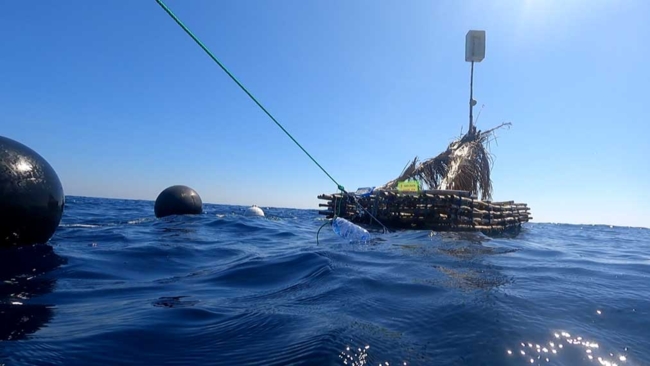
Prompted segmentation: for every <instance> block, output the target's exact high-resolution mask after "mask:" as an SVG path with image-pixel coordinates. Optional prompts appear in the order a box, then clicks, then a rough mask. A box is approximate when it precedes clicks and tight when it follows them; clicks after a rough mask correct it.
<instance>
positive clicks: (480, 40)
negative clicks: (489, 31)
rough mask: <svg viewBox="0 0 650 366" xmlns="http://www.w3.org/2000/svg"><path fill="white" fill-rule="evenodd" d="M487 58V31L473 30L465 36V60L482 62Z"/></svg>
mask: <svg viewBox="0 0 650 366" xmlns="http://www.w3.org/2000/svg"><path fill="white" fill-rule="evenodd" d="M484 58H485V31H483V30H471V31H469V32H467V35H466V36H465V61H467V62H481V61H483V59H484Z"/></svg>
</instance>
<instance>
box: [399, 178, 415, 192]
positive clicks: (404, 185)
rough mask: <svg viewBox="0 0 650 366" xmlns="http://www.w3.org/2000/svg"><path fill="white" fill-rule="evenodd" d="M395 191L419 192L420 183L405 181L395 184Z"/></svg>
mask: <svg viewBox="0 0 650 366" xmlns="http://www.w3.org/2000/svg"><path fill="white" fill-rule="evenodd" d="M397 190H398V191H400V192H419V191H420V182H418V181H417V180H407V181H403V182H397Z"/></svg>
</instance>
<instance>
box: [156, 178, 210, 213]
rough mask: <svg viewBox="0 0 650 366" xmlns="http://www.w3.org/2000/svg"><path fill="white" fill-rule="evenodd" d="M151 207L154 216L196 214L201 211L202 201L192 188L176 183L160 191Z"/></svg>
mask: <svg viewBox="0 0 650 366" xmlns="http://www.w3.org/2000/svg"><path fill="white" fill-rule="evenodd" d="M153 209H154V212H155V214H156V217H165V216H170V215H197V214H200V213H202V212H203V201H201V197H199V194H198V193H196V191H195V190H193V189H192V188H190V187H187V186H181V185H176V186H171V187H168V188H166V189H165V190H164V191H162V192H160V194H159V195H158V198H156V204H155V205H154V208H153Z"/></svg>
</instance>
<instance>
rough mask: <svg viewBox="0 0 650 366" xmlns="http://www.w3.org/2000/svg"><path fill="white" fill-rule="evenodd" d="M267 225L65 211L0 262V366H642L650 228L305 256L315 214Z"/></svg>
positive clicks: (426, 237)
mask: <svg viewBox="0 0 650 366" xmlns="http://www.w3.org/2000/svg"><path fill="white" fill-rule="evenodd" d="M264 210H265V212H266V215H267V216H266V217H265V218H259V217H255V218H251V217H245V216H243V211H244V207H239V206H224V205H205V213H204V214H203V215H198V216H185V217H171V218H165V219H160V220H159V219H156V218H155V217H154V215H153V202H148V201H131V200H109V199H96V198H82V197H68V199H67V205H66V211H65V214H64V218H63V220H62V223H61V226H60V228H59V230H58V231H57V233H56V234H55V236H54V237H53V238H52V240H51V242H50V245H41V246H35V247H28V248H21V249H11V250H7V249H3V250H1V251H0V365H90V364H101V365H380V364H381V365H405V364H406V365H531V364H532V365H615V364H616V365H650V254H649V253H650V250H649V249H650V230H648V229H642V228H622V227H608V226H577V225H554V224H534V223H529V224H526V225H525V226H524V229H523V230H522V232H521V233H520V234H519V235H518V236H517V237H516V238H488V237H485V236H483V235H480V234H440V233H437V234H431V233H429V232H426V231H410V232H405V231H403V232H395V233H389V234H379V233H374V234H375V235H374V236H375V239H374V240H373V242H371V243H367V244H358V243H348V242H346V241H345V240H342V239H341V238H339V237H337V236H336V235H335V234H334V233H333V232H332V230H331V228H328V227H325V228H323V230H322V231H321V232H320V235H319V241H318V243H317V241H316V233H317V231H318V228H319V227H320V226H321V225H322V224H323V223H324V221H323V217H322V216H321V215H318V213H317V211H316V210H297V209H278V208H264ZM532 210H533V214H534V207H533V208H532Z"/></svg>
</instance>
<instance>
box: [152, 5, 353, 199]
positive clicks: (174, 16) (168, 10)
mask: <svg viewBox="0 0 650 366" xmlns="http://www.w3.org/2000/svg"><path fill="white" fill-rule="evenodd" d="M156 2H158V4H159V5H160V6H161V7H162V8H163V9H164V10H165V11H166V12H167V14H169V16H170V17H172V19H174V20H175V21H176V23H177V24H178V25H179V26H180V27H181V28H183V30H184V31H185V32H186V33H187V34H188V35H189V36H190V37H192V39H193V40H194V42H196V43H197V44H198V45H199V46H200V47H201V48H202V49H203V51H205V52H206V53H207V54H208V56H210V58H212V60H213V61H214V62H216V63H217V65H219V66H220V67H221V68H222V69H223V71H225V72H226V74H228V76H230V78H231V79H232V80H233V81H234V82H235V83H237V85H239V87H240V88H241V89H242V90H243V91H244V92H245V93H246V94H248V96H249V97H250V98H251V99H252V100H253V101H254V102H255V103H256V104H257V105H258V106H259V107H260V108H261V109H262V110H263V111H264V113H266V115H267V116H269V118H271V120H273V122H275V124H276V125H278V127H280V128H281V129H282V131H284V133H286V134H287V136H289V138H290V139H291V140H293V142H295V143H296V145H298V147H299V148H300V149H302V151H304V153H305V154H307V156H309V158H310V159H311V160H312V161H313V162H314V163H315V164H316V165H317V166H318V167H319V168H320V169H321V170H322V171H323V172H324V173H325V174H326V175H327V176H328V177H329V178H330V179H331V180H332V182H334V184H336V186H337V188H338V189H340V190H341V191H344V192H345V188H343V186H342V185H340V184H339V183H338V182H337V181H336V180H335V179H334V178H332V176H331V175H330V174H329V173H328V172H327V171H326V170H325V169H324V168H323V167H322V166H321V165H320V164H318V162H317V161H316V159H314V158H313V157H312V156H311V155H309V153H308V152H307V150H305V149H304V148H303V147H302V146H301V145H300V144H299V143H298V141H296V139H294V138H293V136H291V134H290V133H289V132H287V130H285V129H284V127H282V125H281V124H280V122H278V121H277V120H276V119H275V118H274V117H273V116H272V115H271V113H269V111H267V110H266V108H264V107H263V106H262V104H260V102H258V101H257V99H255V97H254V96H253V95H252V94H251V93H250V92H249V91H248V90H246V88H245V87H244V86H243V85H242V84H241V83H240V82H239V81H238V80H237V78H235V77H234V76H233V75H232V74H231V73H230V71H228V69H226V67H225V66H224V65H223V64H221V62H219V60H217V58H216V57H215V56H214V55H213V54H212V52H210V50H208V48H207V47H206V46H205V45H203V43H202V42H201V41H199V40H198V38H196V36H194V34H192V32H191V31H190V30H189V29H188V28H187V27H186V26H185V25H184V24H183V22H181V21H180V19H178V18H177V17H176V15H174V13H173V12H172V11H171V10H170V9H169V8H168V7H167V6H166V5H165V4H164V3H163V2H162V1H161V0H156Z"/></svg>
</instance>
